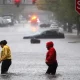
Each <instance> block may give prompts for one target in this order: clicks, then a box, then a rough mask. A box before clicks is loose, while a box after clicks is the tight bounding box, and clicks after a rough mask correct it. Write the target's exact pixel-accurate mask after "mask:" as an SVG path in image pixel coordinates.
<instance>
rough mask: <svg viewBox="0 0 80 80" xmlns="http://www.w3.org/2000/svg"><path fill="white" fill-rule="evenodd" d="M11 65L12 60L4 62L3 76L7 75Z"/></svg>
mask: <svg viewBox="0 0 80 80" xmlns="http://www.w3.org/2000/svg"><path fill="white" fill-rule="evenodd" d="M10 65H11V59H6V60H4V61H3V62H2V65H1V74H5V73H7V71H8V69H9V67H10Z"/></svg>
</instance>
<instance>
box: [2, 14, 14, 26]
mask: <svg viewBox="0 0 80 80" xmlns="http://www.w3.org/2000/svg"><path fill="white" fill-rule="evenodd" d="M2 17H3V18H4V19H6V20H7V21H8V25H14V17H13V15H3V16H2Z"/></svg>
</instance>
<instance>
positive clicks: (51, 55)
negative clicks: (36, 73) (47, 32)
mask: <svg viewBox="0 0 80 80" xmlns="http://www.w3.org/2000/svg"><path fill="white" fill-rule="evenodd" d="M53 45H54V44H53V42H47V44H46V47H47V48H48V52H47V54H46V63H47V64H53V63H54V62H57V60H56V50H55V48H54V47H53Z"/></svg>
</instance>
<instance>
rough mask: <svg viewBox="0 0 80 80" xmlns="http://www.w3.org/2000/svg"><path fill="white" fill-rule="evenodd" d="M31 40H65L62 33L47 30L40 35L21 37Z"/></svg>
mask: <svg viewBox="0 0 80 80" xmlns="http://www.w3.org/2000/svg"><path fill="white" fill-rule="evenodd" d="M31 38H38V39H50V38H65V36H64V33H60V32H58V31H54V30H47V31H44V32H42V33H40V34H36V35H32V36H24V37H23V39H31Z"/></svg>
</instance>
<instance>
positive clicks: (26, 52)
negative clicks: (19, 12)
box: [0, 24, 80, 80]
mask: <svg viewBox="0 0 80 80" xmlns="http://www.w3.org/2000/svg"><path fill="white" fill-rule="evenodd" d="M39 30H40V31H41V30H43V29H40V28H39ZM39 30H38V31H39ZM33 33H36V32H32V30H31V28H30V26H29V24H24V25H23V24H16V25H14V26H12V27H3V28H0V40H4V39H6V40H7V41H8V45H9V46H10V47H11V51H12V65H11V67H10V69H9V74H8V75H6V76H1V75H0V80H5V79H6V80H26V79H27V80H79V79H80V60H79V59H80V38H78V37H77V36H76V35H75V33H73V34H69V33H65V39H41V43H40V44H31V43H30V39H25V40H24V39H23V36H25V35H29V34H33ZM47 41H53V42H54V47H55V48H56V51H57V59H58V65H59V66H58V69H57V74H56V76H55V77H54V76H51V75H46V74H45V72H46V70H47V66H46V64H45V56H46V52H47V49H46V42H47ZM0 50H1V48H0ZM0 66H1V64H0Z"/></svg>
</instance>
